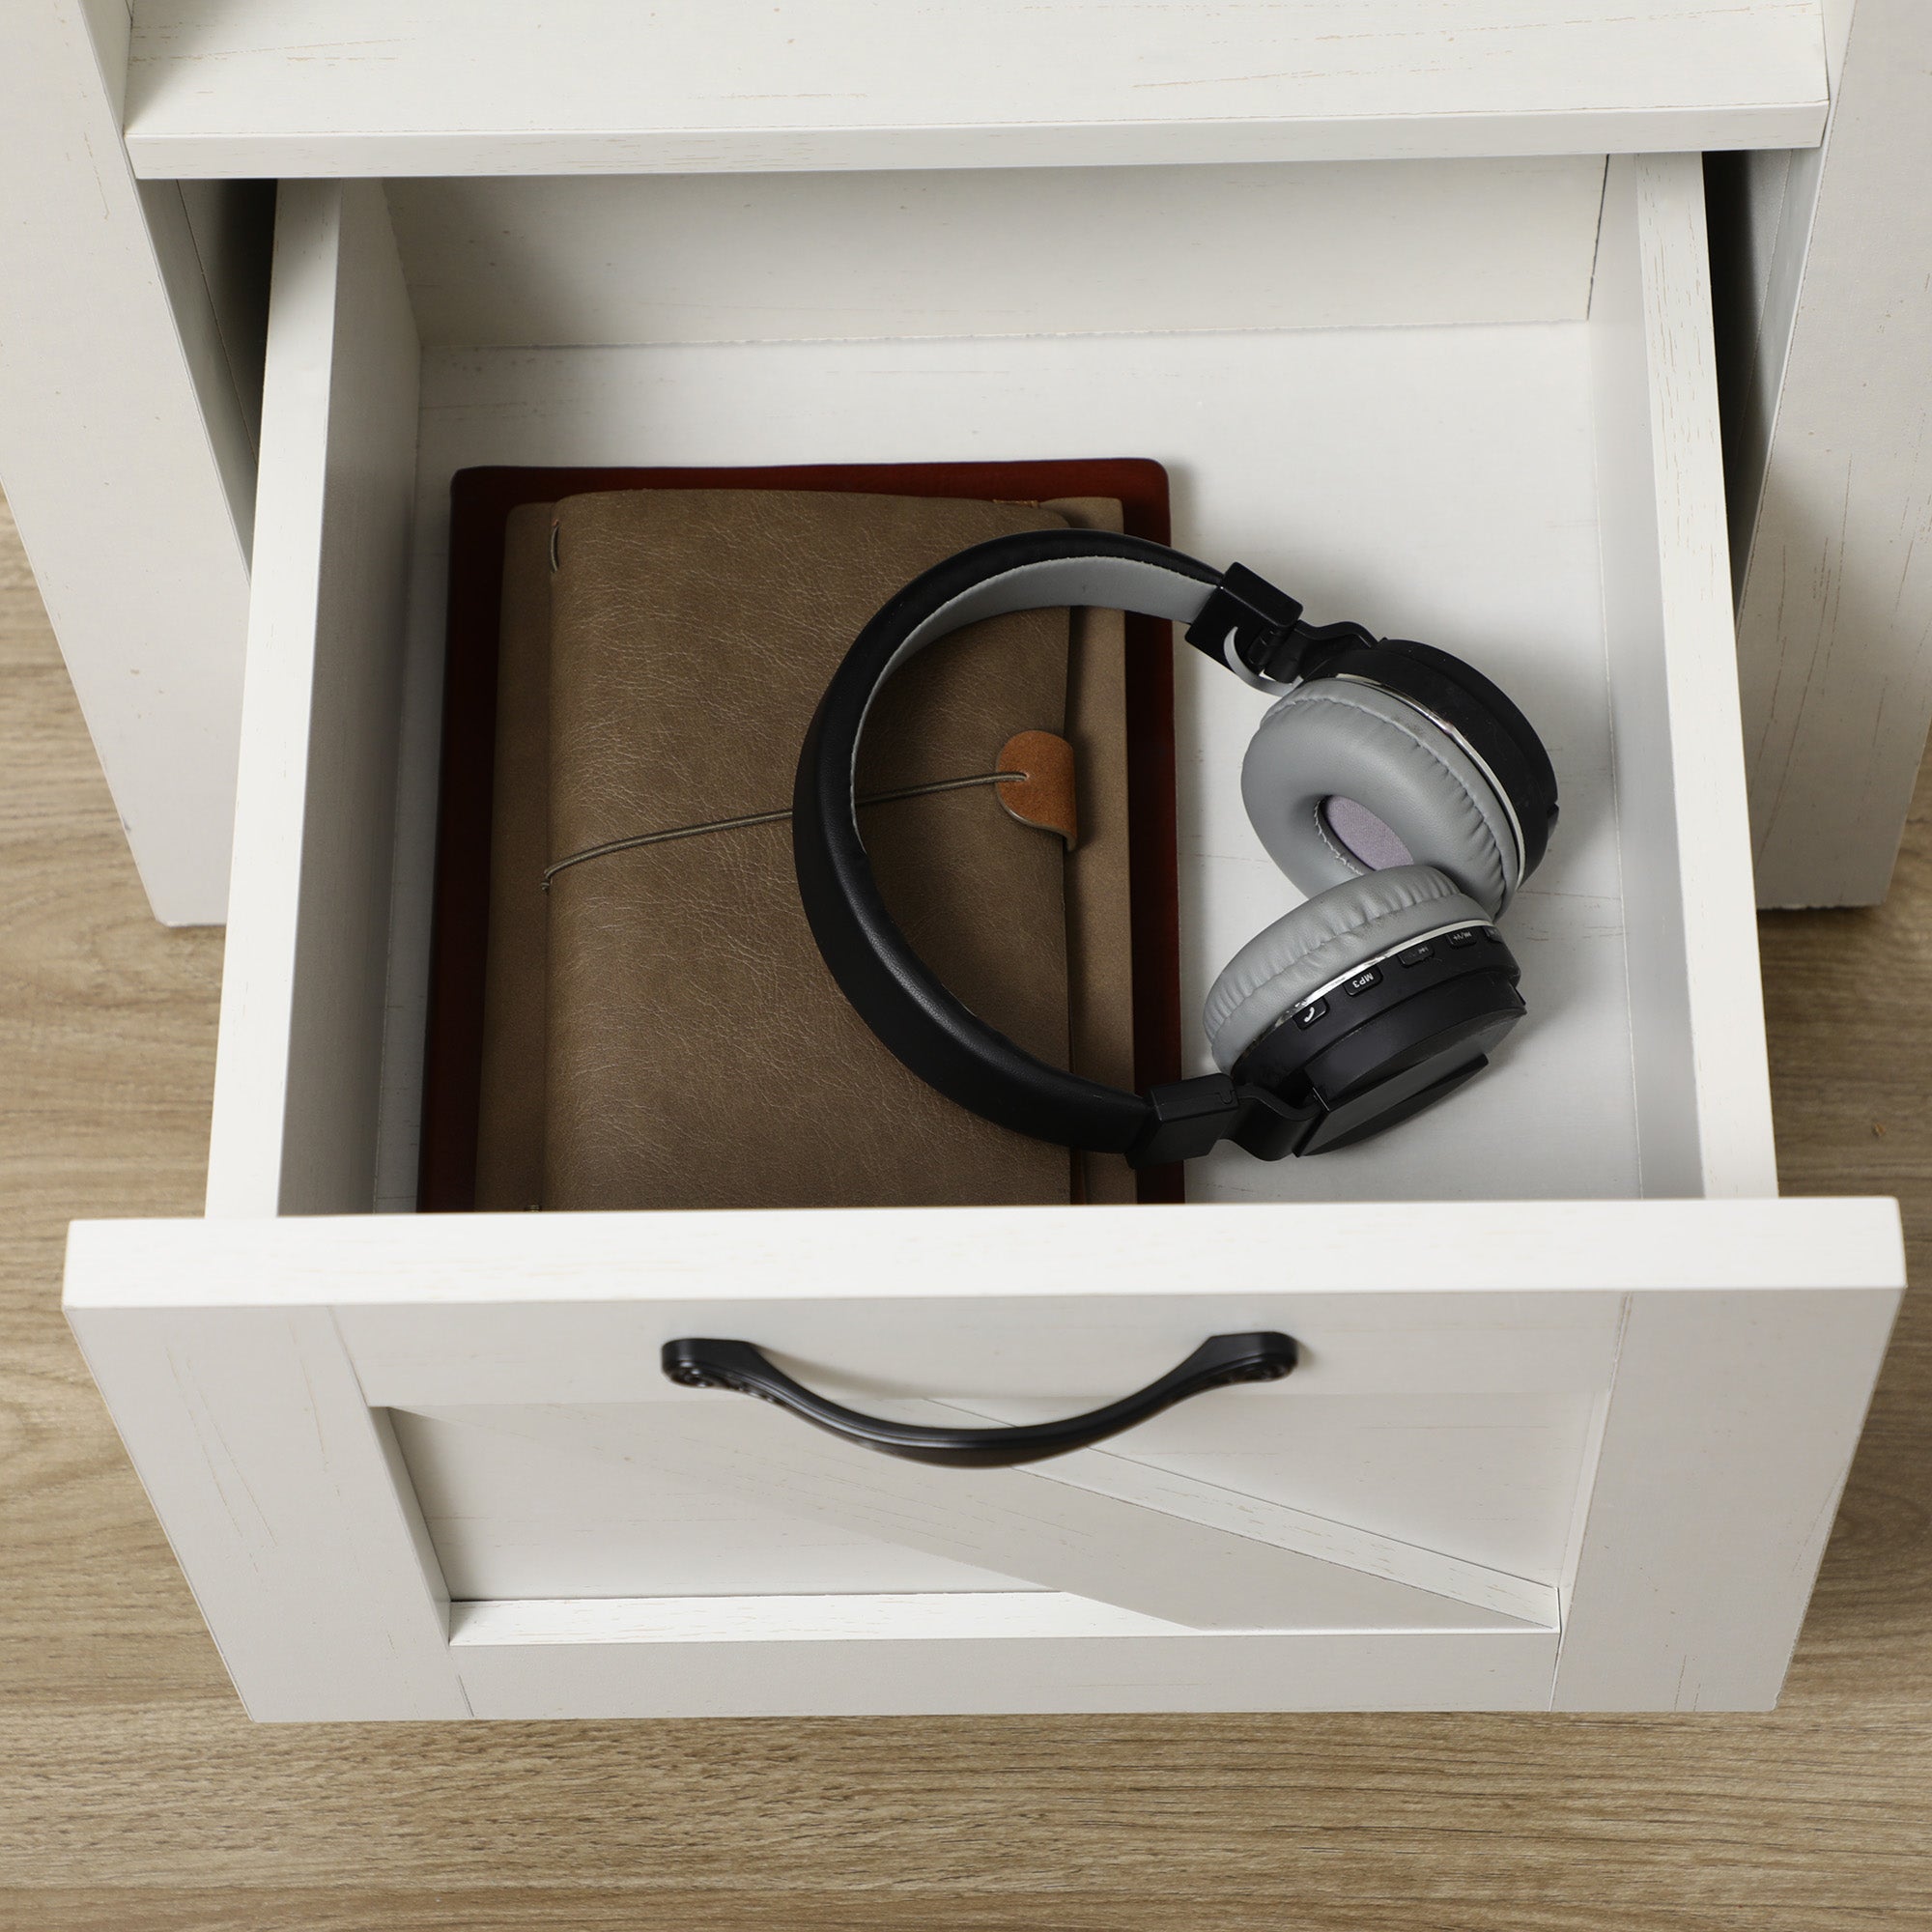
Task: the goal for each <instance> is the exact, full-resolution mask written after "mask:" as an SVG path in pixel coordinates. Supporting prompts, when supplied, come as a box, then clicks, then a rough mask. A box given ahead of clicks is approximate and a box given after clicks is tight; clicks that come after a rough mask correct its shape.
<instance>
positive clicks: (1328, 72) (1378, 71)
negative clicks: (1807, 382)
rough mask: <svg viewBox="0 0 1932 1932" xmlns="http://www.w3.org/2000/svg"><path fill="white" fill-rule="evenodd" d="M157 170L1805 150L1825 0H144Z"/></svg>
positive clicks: (137, 61)
mask: <svg viewBox="0 0 1932 1932" xmlns="http://www.w3.org/2000/svg"><path fill="white" fill-rule="evenodd" d="M134 14H135V24H134V57H133V63H132V67H131V71H130V81H129V89H128V146H129V149H130V151H131V153H132V154H133V156H134V157H135V162H136V165H137V166H138V167H139V168H140V169H141V170H142V171H143V172H144V173H148V174H156V175H207V174H227V175H270V176H282V177H287V176H291V175H352V174H374V175H403V174H428V175H462V174H508V173H520V174H567V173H599V174H614V173H623V172H628V171H633V170H649V171H663V172H687V173H713V172H718V171H720V170H730V169H793V168H892V167H948V166H954V167H956V166H986V165H1005V166H1022V167H1024V166H1042V165H1054V164H1064V163H1067V162H1078V163H1093V162H1121V161H1162V160H1175V161H1215V160H1223V161H1243V160H1303V159H1307V160H1359V159H1374V158H1381V157H1388V156H1422V157H1429V156H1445V155H1522V154H1591V153H1596V154H1602V153H1605V152H1607V151H1623V152H1645V151H1650V150H1662V149H1682V150H1694V149H1699V148H1726V147H1752V146H1756V147H1778V146H1783V147H1795V146H1801V145H1804V144H1806V143H1808V142H1812V141H1815V140H1816V139H1817V138H1818V132H1819V129H1820V128H1821V127H1822V126H1823V122H1824V109H1825V98H1826V95H1825V88H1826V82H1825V55H1824V45H1823V37H1822V34H1821V30H1820V15H1819V6H1818V0H1730V4H1727V5H1724V6H1719V7H1714V6H1712V5H1711V4H1710V0H1647V4H1645V5H1644V6H1643V7H1641V8H1635V9H1633V8H1631V7H1629V6H1626V5H1622V4H1614V3H1613V0H1451V4H1444V0H1296V4H1294V5H1293V6H1276V5H1253V4H1249V5H1208V4H1203V0H1148V4H1140V5H1135V6H1131V7H1122V6H1121V5H1119V4H1117V0H1059V4H1056V5H1053V6H1047V7H1041V6H1037V5H1035V4H1031V0H930V4H927V5H925V6H923V7H922V8H921V9H920V10H919V11H918V13H917V14H914V15H910V16H909V15H908V14H907V13H906V11H905V9H904V8H903V7H902V6H899V5H896V4H895V0H794V4H791V5H787V6H782V7H779V6H773V5H772V4H771V0H669V3H668V4H666V5H663V6H659V7H655V8H651V9H648V10H639V8H637V7H636V6H634V5H632V4H629V0H554V4H552V5H549V6H546V7H544V8H542V9H541V10H538V11H535V12H532V11H530V10H527V9H526V10H523V11H518V10H514V9H501V8H499V9H478V8H476V7H474V6H473V5H469V4H465V0H326V4H318V5H309V6H305V7H303V8H301V9H300V10H298V13H296V14H291V11H290V10H289V9H288V8H287V7H286V6H283V5H279V4H277V0H139V4H137V5H136V7H135V9H134Z"/></svg>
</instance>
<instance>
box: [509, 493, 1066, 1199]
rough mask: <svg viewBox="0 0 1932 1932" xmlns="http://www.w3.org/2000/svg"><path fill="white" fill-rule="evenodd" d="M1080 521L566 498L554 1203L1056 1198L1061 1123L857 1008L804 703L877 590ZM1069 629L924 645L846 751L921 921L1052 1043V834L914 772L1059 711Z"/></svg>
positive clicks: (1009, 626) (1051, 721) (1015, 619)
mask: <svg viewBox="0 0 1932 1932" xmlns="http://www.w3.org/2000/svg"><path fill="white" fill-rule="evenodd" d="M1062 521H1063V520H1062V519H1060V518H1059V517H1057V516H1055V515H1054V514H1053V513H1051V512H1049V511H1042V510H1039V509H1037V508H1033V507H1022V506H1017V505H1009V504H997V503H977V502H965V501H960V502H934V501H930V500H922V499H919V498H912V497H865V496H837V497H835V496H827V495H823V494H814V493H809V492H770V493H764V492H760V493H748V492H742V491H639V492H621V493H606V494H601V495H597V496H588V497H573V498H569V499H566V500H565V501H563V502H560V503H559V504H558V505H557V506H556V515H555V523H554V533H553V546H554V567H553V574H552V578H551V789H550V826H549V838H550V850H551V860H550V863H551V867H552V872H551V879H550V893H549V904H550V947H549V964H550V972H549V983H550V1010H549V1029H548V1051H547V1069H548V1098H547V1108H546V1144H545V1151H544V1193H543V1201H544V1205H545V1206H546V1207H550V1208H580V1209H581V1208H714V1207H734V1208H756V1207H812V1206H829V1205H835V1204H836V1205H842V1206H938V1205H951V1206H957V1205H976V1204H1021V1203H1028V1202H1051V1201H1055V1200H1059V1201H1065V1200H1066V1199H1067V1198H1068V1195H1069V1162H1068V1157H1067V1154H1066V1152H1065V1150H1064V1149H1060V1148H1056V1147H1052V1146H1050V1145H1048V1144H1046V1143H1043V1142H1039V1141H1036V1140H1033V1139H1031V1138H1030V1137H1028V1136H1025V1135H1021V1134H1014V1133H1011V1132H1009V1131H1008V1130H1007V1129H1005V1128H1001V1127H997V1126H995V1125H993V1124H992V1123H991V1122H985V1121H982V1120H980V1119H979V1118H978V1117H977V1116H974V1115H972V1114H969V1113H967V1112H966V1111H965V1110H963V1109H961V1108H959V1107H956V1106H954V1105H953V1104H952V1103H951V1102H950V1101H948V1100H946V1099H944V1098H942V1097H941V1096H940V1095H939V1094H935V1093H933V1092H932V1090H931V1089H929V1088H928V1087H926V1086H925V1085H924V1083H923V1082H922V1081H920V1080H919V1079H917V1078H916V1077H915V1076H914V1075H912V1074H911V1073H909V1072H907V1071H906V1069H905V1068H904V1067H902V1066H900V1065H899V1064H898V1063H897V1062H896V1061H895V1059H894V1058H893V1057H892V1055H891V1054H890V1053H888V1052H887V1051H886V1049H885V1048H884V1047H882V1046H881V1045H880V1044H879V1043H878V1042H877V1041H876V1040H875V1039H874V1038H873V1037H872V1036H871V1034H870V1032H869V1031H868V1030H867V1027H866V1026H865V1024H864V1022H863V1021H861V1020H860V1019H859V1017H858V1015H857V1014H856V1013H854V1012H853V1011H852V1009H851V1008H850V1007H849V1006H848V1005H847V1003H846V1001H845V999H844V996H843V995H842V994H841V993H840V992H839V990H838V986H837V984H836V983H835V982H834V981H833V980H832V978H831V976H830V974H829V973H828V972H827V971H826V969H825V967H824V964H823V962H822V961H821V960H820V958H819V956H818V952H817V948H816V947H815V946H814V944H813V942H812V939H811V934H810V928H809V927H808V926H807V924H806V922H805V916H804V913H803V910H802V909H801V907H800V906H799V903H798V895H797V888H796V884H795V882H794V879H793V874H792V864H791V834H790V826H789V822H788V820H787V819H786V818H785V817H784V816H783V814H784V813H785V811H786V810H787V809H788V807H789V804H790V796H791V781H792V774H793V770H794V768H795V766H796V763H797V757H798V748H799V745H800V743H801V741H802V740H803V737H804V734H805V728H806V725H807V724H808V723H809V722H810V717H811V713H812V710H813V709H814V707H815V706H816V704H817V702H818V699H819V696H820V695H821V694H822V692H823V690H824V687H825V684H826V681H827V680H828V679H829V677H830V676H831V674H832V672H833V670H834V669H835V668H837V666H838V661H839V659H840V658H841V657H842V656H843V654H844V652H845V650H846V648H847V647H848V645H849V643H850V641H851V639H852V638H853V637H855V636H856V635H857V634H858V632H859V630H860V629H861V628H862V627H863V625H864V624H865V622H866V620H867V618H868V617H869V616H870V615H871V613H872V612H873V611H875V610H876V609H877V608H878V606H879V605H880V604H882V603H883V602H884V601H885V599H886V598H887V597H888V596H890V595H891V594H892V592H893V591H894V590H895V589H897V588H898V587H899V585H901V584H902V583H904V582H906V581H907V580H908V579H910V578H912V577H914V576H916V575H917V574H918V573H919V572H920V571H922V570H924V569H926V568H927V567H928V566H930V565H932V564H934V563H937V562H939V561H941V560H942V559H943V558H945V557H947V556H950V555H952V554H953V553H954V552H956V551H959V550H963V549H965V548H966V547H967V546H968V545H971V544H976V543H981V542H984V541H985V540H987V539H988V538H990V537H994V536H1002V535H1007V534H1010V533H1012V532H1015V531H1019V530H1027V529H1040V528H1051V527H1057V526H1061V525H1062ZM1065 639H1066V616H1065V612H1063V611H1027V612H1020V613H1017V614H1015V615H1012V616H1009V617H1002V618H998V619H995V620H993V621H991V622H988V623H985V624H981V625H976V626H974V627H972V629H970V630H968V631H965V632H962V633H960V634H959V635H958V636H956V637H955V638H952V639H948V641H947V643H946V644H945V645H944V646H943V647H939V648H935V649H934V650H932V651H929V652H926V653H923V654H922V656H921V657H919V658H918V659H916V660H914V661H913V663H912V664H911V665H909V666H908V667H907V668H906V669H905V670H904V671H903V672H901V673H900V674H899V675H898V676H897V677H895V679H894V680H893V681H892V683H891V684H890V685H888V686H887V687H886V688H885V690H884V691H883V692H882V693H881V694H880V696H879V698H878V700H877V702H876V704H875V706H874V710H873V715H872V718H871V720H870V723H869V727H868V729H867V736H866V742H865V746H864V748H863V749H862V753H861V756H860V764H859V774H858V782H859V790H860V795H861V797H862V798H866V799H870V798H878V799H879V800H880V802H878V803H875V804H871V805H868V806H867V808H866V810H865V814H864V816H865V825H866V837H867V847H868V849H869V851H870V852H871V854H872V858H873V864H874V868H875V871H876V874H877V876H878V878H879V882H880V889H881V891H882V892H883V893H884V894H885V896H886V899H887V903H888V904H889V905H890V906H891V907H892V908H893V911H894V913H895V917H896V918H897V919H898V921H899V923H900V924H901V926H902V927H903V928H904V929H905V931H906V933H907V935H908V937H909V938H911V940H912V941H913V944H914V945H915V946H916V947H917V948H918V949H919V951H920V952H922V954H923V956H924V957H925V958H926V959H927V961H928V962H929V963H930V964H931V965H932V966H933V968H934V970H935V971H936V972H938V974H939V975H940V977H941V978H942V979H943V980H946V981H947V983H948V984H950V985H951V986H952V988H953V989H954V990H955V991H956V992H957V993H958V994H959V995H960V997H961V998H962V999H964V1000H965V1001H966V1003H967V1004H968V1005H969V1006H971V1007H972V1008H973V1009H975V1010H976V1011H977V1012H980V1014H982V1015H983V1016H984V1017H985V1018H986V1019H987V1020H988V1021H990V1022H991V1023H992V1024H993V1025H994V1026H996V1027H998V1028H999V1029H1000V1030H1001V1031H1002V1032H1004V1033H1006V1034H1008V1035H1009V1036H1010V1037H1012V1038H1014V1039H1015V1040H1017V1041H1019V1042H1020V1043H1021V1044H1022V1045H1023V1046H1025V1047H1026V1048H1027V1049H1028V1050H1029V1051H1031V1052H1033V1053H1035V1054H1037V1055H1038V1056H1040V1057H1041V1058H1042V1059H1045V1060H1049V1061H1054V1062H1057V1063H1060V1064H1063V1065H1064V1064H1065V1058H1066V1025H1067V1021H1066V1014H1067V980H1066V955H1065V904H1064V898H1063V891H1062V878H1061V874H1062V847H1061V844H1060V841H1059V840H1058V839H1057V838H1054V837H1053V836H1052V835H1051V834H1050V833H1044V832H1041V831H1039V830H1037V829H1035V828H1032V827H1027V826H1023V825H1020V824H1018V823H1016V822H1015V821H1014V820H1013V819H1012V818H1011V817H1010V816H1009V815H1008V814H1007V813H1006V812H1005V811H1004V810H1002V809H1001V807H1000V805H999V802H998V800H997V798H996V797H995V796H994V791H993V787H992V786H991V785H989V784H986V783H983V782H980V783H976V784H968V785H965V786H961V787H959V788H956V789H949V790H943V791H923V792H921V791H917V790H916V789H915V788H918V787H922V786H934V785H942V784H952V783H954V782H955V781H960V780H972V779H979V780H983V779H985V778H986V777H987V776H988V775H990V774H992V773H993V772H994V771H995V770H996V767H997V759H998V755H999V751H1000V747H1001V746H1002V745H1003V744H1004V743H1005V742H1006V740H1007V739H1008V738H1009V737H1010V736H1011V735H1012V734H1013V732H1014V731H1016V730H1019V729H1023V728H1027V727H1029V726H1034V727H1038V728H1043V729H1048V730H1054V731H1058V730H1060V729H1061V728H1062V727H1063V726H1064V725H1065V693H1066V643H1065ZM908 791H912V792H913V793H914V795H911V796H903V795H899V796H895V794H904V793H907V792H908ZM640 837H646V838H650V840H651V842H649V843H643V844H637V843H624V842H623V841H630V840H635V839H638V838H640ZM612 844H619V845H620V849H617V850H602V849H600V848H604V847H608V846H611V845H612ZM584 854H594V855H595V856H591V857H588V858H583V857H582V855H584ZM559 867H561V869H558V868H559Z"/></svg>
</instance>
